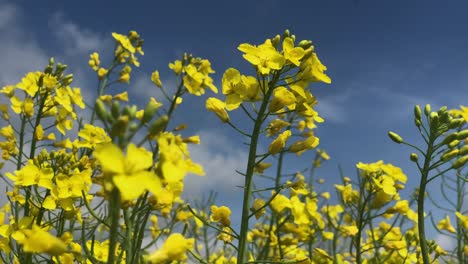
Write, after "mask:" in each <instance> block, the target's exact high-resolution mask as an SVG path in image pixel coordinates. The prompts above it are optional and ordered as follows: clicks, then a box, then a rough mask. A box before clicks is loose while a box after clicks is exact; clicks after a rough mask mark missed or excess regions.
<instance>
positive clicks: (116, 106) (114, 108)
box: [111, 101, 120, 119]
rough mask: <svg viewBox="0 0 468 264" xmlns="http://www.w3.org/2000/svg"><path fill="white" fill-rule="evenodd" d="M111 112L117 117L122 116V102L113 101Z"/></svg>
mask: <svg viewBox="0 0 468 264" xmlns="http://www.w3.org/2000/svg"><path fill="white" fill-rule="evenodd" d="M111 113H112V117H114V118H115V119H117V118H119V116H120V103H119V102H118V101H114V102H112V106H111Z"/></svg>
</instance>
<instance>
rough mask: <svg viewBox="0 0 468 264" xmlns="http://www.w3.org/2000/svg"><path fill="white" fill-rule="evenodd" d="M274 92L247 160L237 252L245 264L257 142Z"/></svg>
mask: <svg viewBox="0 0 468 264" xmlns="http://www.w3.org/2000/svg"><path fill="white" fill-rule="evenodd" d="M272 93H273V89H269V90H268V91H267V93H266V94H265V97H263V101H262V104H261V106H260V109H259V111H258V115H257V119H256V120H255V125H254V128H253V131H252V137H251V141H250V149H249V158H248V162H247V172H246V175H245V184H244V199H243V204H242V222H241V230H240V237H239V246H238V249H239V251H238V252H237V263H238V264H244V263H245V261H246V259H247V232H248V231H249V214H250V210H249V209H250V200H251V198H252V180H253V174H254V168H255V164H256V161H255V158H256V155H257V144H258V138H259V137H260V130H261V128H262V123H263V119H264V115H265V112H266V110H267V105H268V101H269V100H268V99H269V98H270V96H271V94H272Z"/></svg>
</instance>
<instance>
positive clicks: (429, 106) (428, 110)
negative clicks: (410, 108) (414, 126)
mask: <svg viewBox="0 0 468 264" xmlns="http://www.w3.org/2000/svg"><path fill="white" fill-rule="evenodd" d="M424 114H425V115H426V116H429V115H430V114H431V105H430V104H426V106H425V107H424Z"/></svg>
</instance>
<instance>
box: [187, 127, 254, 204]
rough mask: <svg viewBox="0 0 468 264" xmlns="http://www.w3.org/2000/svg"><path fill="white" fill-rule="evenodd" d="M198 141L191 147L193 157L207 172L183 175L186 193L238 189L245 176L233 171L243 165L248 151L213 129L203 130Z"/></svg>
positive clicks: (199, 193)
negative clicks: (204, 173)
mask: <svg viewBox="0 0 468 264" xmlns="http://www.w3.org/2000/svg"><path fill="white" fill-rule="evenodd" d="M198 134H199V135H200V139H201V144H200V145H195V146H193V147H191V148H190V155H191V157H192V159H193V160H194V161H195V162H197V163H200V164H201V165H202V166H203V168H204V170H205V172H206V176H203V177H200V176H195V175H188V176H187V177H186V178H185V191H184V194H185V195H187V196H200V195H201V194H202V193H203V192H206V191H208V190H216V191H217V192H219V193H223V194H229V193H234V192H236V191H238V190H239V188H238V187H236V186H242V185H243V183H244V177H243V176H242V175H239V174H238V173H236V170H238V171H242V170H244V168H245V164H247V163H246V160H247V153H246V152H245V151H244V150H242V149H239V147H238V146H236V145H235V144H234V143H233V142H235V141H233V140H230V139H229V138H228V137H227V136H226V135H225V134H222V133H217V132H216V131H202V132H200V133H198Z"/></svg>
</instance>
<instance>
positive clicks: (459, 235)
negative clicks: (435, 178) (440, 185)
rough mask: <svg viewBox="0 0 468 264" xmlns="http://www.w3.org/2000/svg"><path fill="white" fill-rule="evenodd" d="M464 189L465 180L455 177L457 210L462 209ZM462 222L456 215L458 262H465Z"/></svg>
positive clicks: (458, 172)
mask: <svg viewBox="0 0 468 264" xmlns="http://www.w3.org/2000/svg"><path fill="white" fill-rule="evenodd" d="M458 174H460V171H459V170H458V171H457V175H458ZM464 190H465V182H464V181H462V179H461V178H460V177H457V206H456V210H457V211H458V212H461V211H462V208H463V201H464V195H463V194H464ZM463 236H464V232H463V223H462V222H461V221H460V219H458V217H457V258H458V262H459V263H466V259H465V258H466V257H465V254H464V252H463Z"/></svg>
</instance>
